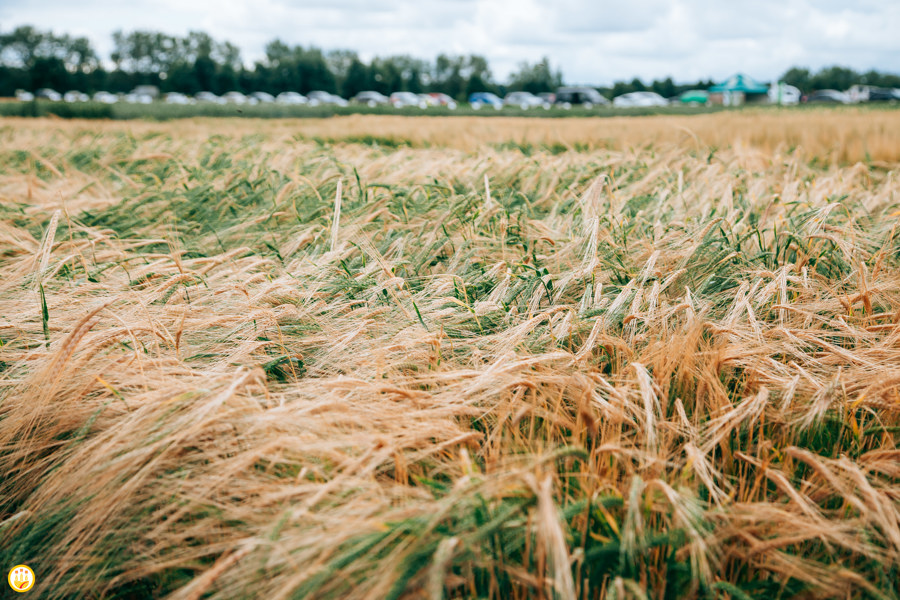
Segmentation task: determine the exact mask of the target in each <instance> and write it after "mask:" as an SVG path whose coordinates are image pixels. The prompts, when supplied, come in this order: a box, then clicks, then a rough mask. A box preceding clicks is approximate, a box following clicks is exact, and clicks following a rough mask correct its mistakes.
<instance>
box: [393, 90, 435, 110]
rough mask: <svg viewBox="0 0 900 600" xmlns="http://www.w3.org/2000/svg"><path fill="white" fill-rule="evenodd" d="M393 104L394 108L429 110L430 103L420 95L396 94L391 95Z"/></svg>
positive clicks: (409, 93)
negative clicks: (414, 107)
mask: <svg viewBox="0 0 900 600" xmlns="http://www.w3.org/2000/svg"><path fill="white" fill-rule="evenodd" d="M391 104H392V105H393V106H394V108H405V107H407V106H418V107H419V108H428V103H427V102H425V101H424V100H423V99H422V98H420V97H419V96H418V94H413V93H412V92H394V93H393V94H391Z"/></svg>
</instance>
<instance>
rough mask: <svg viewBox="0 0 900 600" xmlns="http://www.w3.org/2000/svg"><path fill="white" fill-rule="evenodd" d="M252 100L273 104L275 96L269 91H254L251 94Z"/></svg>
mask: <svg viewBox="0 0 900 600" xmlns="http://www.w3.org/2000/svg"><path fill="white" fill-rule="evenodd" d="M249 98H250V100H251V101H256V102H257V103H258V104H272V103H273V102H275V96H273V95H272V94H270V93H268V92H253V93H252V94H250V96H249Z"/></svg>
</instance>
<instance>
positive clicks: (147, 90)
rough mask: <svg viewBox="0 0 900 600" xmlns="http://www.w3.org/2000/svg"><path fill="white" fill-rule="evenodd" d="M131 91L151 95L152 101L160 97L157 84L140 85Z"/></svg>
mask: <svg viewBox="0 0 900 600" xmlns="http://www.w3.org/2000/svg"><path fill="white" fill-rule="evenodd" d="M131 93H132V94H136V95H138V96H150V100H151V101H152V100H156V99H157V98H159V88H158V87H156V86H155V85H139V86H137V87H136V88H134V89H133V90H131Z"/></svg>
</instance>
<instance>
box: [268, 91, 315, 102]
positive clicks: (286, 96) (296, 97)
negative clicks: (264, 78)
mask: <svg viewBox="0 0 900 600" xmlns="http://www.w3.org/2000/svg"><path fill="white" fill-rule="evenodd" d="M275 102H277V103H278V104H288V105H297V104H306V103H307V102H309V100H307V99H306V96H304V95H303V94H298V93H297V92H281V93H280V94H278V95H277V96H276V97H275Z"/></svg>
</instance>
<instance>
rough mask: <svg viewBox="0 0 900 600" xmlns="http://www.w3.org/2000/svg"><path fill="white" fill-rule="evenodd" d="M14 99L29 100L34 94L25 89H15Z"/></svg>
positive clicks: (32, 98)
mask: <svg viewBox="0 0 900 600" xmlns="http://www.w3.org/2000/svg"><path fill="white" fill-rule="evenodd" d="M16 100H18V101H19V102H31V101H32V100H34V94H32V93H31V92H26V91H25V90H16Z"/></svg>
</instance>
